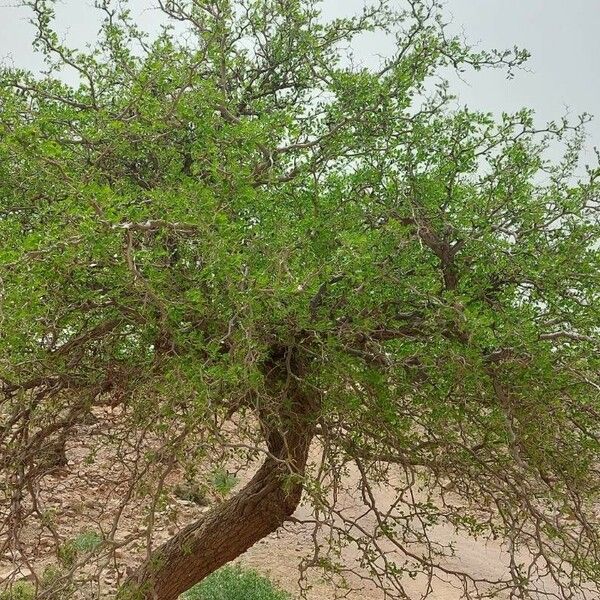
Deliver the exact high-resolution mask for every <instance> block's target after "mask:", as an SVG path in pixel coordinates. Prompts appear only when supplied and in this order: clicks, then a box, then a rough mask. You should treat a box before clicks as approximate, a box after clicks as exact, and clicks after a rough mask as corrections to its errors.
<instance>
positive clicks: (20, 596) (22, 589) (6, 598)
mask: <svg viewBox="0 0 600 600" xmlns="http://www.w3.org/2000/svg"><path fill="white" fill-rule="evenodd" d="M34 598H35V588H34V587H33V585H31V584H30V583H27V582H23V581H19V582H17V583H15V584H14V585H13V586H12V589H10V590H8V591H6V592H0V600H33V599H34Z"/></svg>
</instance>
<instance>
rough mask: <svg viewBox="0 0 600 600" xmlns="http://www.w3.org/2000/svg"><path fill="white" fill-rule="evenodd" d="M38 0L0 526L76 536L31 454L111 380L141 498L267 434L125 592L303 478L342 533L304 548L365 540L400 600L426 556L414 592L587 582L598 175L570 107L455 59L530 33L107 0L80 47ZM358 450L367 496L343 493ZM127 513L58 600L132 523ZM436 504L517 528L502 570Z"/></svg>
mask: <svg viewBox="0 0 600 600" xmlns="http://www.w3.org/2000/svg"><path fill="white" fill-rule="evenodd" d="M27 4H28V5H29V6H30V8H31V10H32V15H33V19H32V21H33V23H34V24H35V26H36V28H37V36H36V39H35V45H36V47H37V48H38V50H40V51H41V52H42V53H43V54H44V56H45V57H46V60H47V65H48V70H47V72H46V73H44V74H43V76H39V75H38V76H36V75H34V74H32V73H29V72H25V71H22V70H17V69H14V68H9V67H5V68H3V69H2V71H1V76H0V81H1V85H0V108H1V115H0V236H1V238H0V239H1V240H2V244H1V247H0V283H1V287H0V301H1V312H0V314H1V331H0V381H1V385H2V387H1V390H2V400H1V402H2V403H1V405H0V411H1V412H0V419H1V420H0V425H1V428H0V449H1V455H0V467H1V472H2V477H3V479H2V488H1V490H0V493H1V494H2V496H1V503H2V504H1V507H2V517H3V521H2V529H0V535H1V536H2V537H0V541H1V542H2V549H3V551H4V552H7V551H9V552H11V553H12V554H11V555H12V557H13V559H14V560H15V561H16V562H17V563H18V562H21V563H22V564H29V565H33V566H35V565H34V556H35V553H34V550H30V549H29V547H28V545H27V543H26V541H25V534H24V531H25V529H26V527H27V523H28V521H31V520H36V522H37V523H39V526H40V528H41V529H47V530H48V531H49V532H51V533H52V534H55V533H57V532H56V528H55V526H54V525H53V523H52V518H51V517H50V515H49V512H48V511H47V510H46V508H45V506H44V498H43V497H42V496H41V494H40V486H41V482H43V481H44V478H46V477H47V476H48V471H49V468H50V467H51V466H53V465H55V464H56V462H57V460H58V461H60V460H61V459H64V458H65V457H64V450H65V447H66V450H67V453H68V451H69V448H70V447H71V446H72V445H74V444H77V436H78V435H79V434H80V433H81V431H82V429H81V425H82V423H84V422H86V420H88V419H90V418H96V419H103V418H104V417H103V416H102V415H103V414H104V413H102V412H101V411H98V410H97V407H98V406H101V405H106V404H111V405H113V406H116V407H117V408H118V410H115V411H113V412H112V413H111V416H110V420H108V421H107V422H106V423H104V425H105V426H106V428H108V432H109V433H108V434H107V435H105V436H97V437H94V439H93V440H92V441H93V443H94V444H96V445H97V446H103V447H104V450H105V451H106V452H109V453H112V454H110V456H111V460H113V461H114V463H115V464H117V463H118V462H119V461H121V462H122V463H123V465H124V466H125V467H127V468H126V469H124V470H123V471H121V476H122V477H124V478H126V479H127V482H128V485H129V487H128V492H127V493H124V494H123V504H124V505H125V504H126V503H127V502H130V501H132V498H134V497H135V496H136V494H137V496H140V495H141V496H142V497H143V498H145V499H148V507H149V509H148V510H149V511H150V512H149V514H150V513H151V512H152V511H153V510H154V511H155V510H156V508H157V504H158V500H159V499H160V498H161V494H163V493H164V482H165V478H166V476H167V474H168V473H169V472H170V471H172V470H173V469H182V470H184V471H186V472H188V473H192V474H195V475H197V474H198V473H200V472H202V470H203V469H205V465H207V464H208V465H210V464H213V463H217V462H218V463H219V464H225V463H226V462H227V461H229V460H234V461H237V463H241V464H247V465H255V464H257V463H258V461H260V466H259V467H258V468H257V470H256V472H255V474H254V475H253V477H252V478H251V479H250V481H249V483H247V485H245V486H244V487H243V488H242V489H241V490H239V491H238V492H237V493H234V494H232V495H230V496H228V497H227V498H226V499H225V500H224V501H223V502H220V503H217V504H216V505H215V506H214V507H213V508H212V509H211V510H209V511H208V512H207V513H205V514H204V515H203V516H202V517H201V518H200V519H199V520H197V521H195V522H191V523H189V524H188V525H187V527H185V528H184V529H183V530H182V531H180V532H179V533H177V534H176V535H174V537H172V539H170V540H169V541H168V542H167V543H165V544H163V545H161V546H159V547H156V546H155V545H154V546H153V541H152V540H153V536H154V530H153V520H152V518H149V519H148V520H147V528H146V530H145V535H146V536H147V540H148V544H147V560H146V561H145V562H144V563H143V564H141V565H140V566H139V568H138V569H137V570H136V571H134V572H133V573H132V574H131V575H130V577H129V579H128V580H127V581H126V582H125V583H124V585H122V586H121V587H120V591H119V596H120V597H123V598H148V599H150V598H158V599H160V600H173V599H175V598H177V597H178V595H179V594H180V593H182V592H183V591H185V590H186V589H188V588H189V587H191V586H192V585H193V584H194V583H195V582H197V581H199V580H201V579H202V578H203V577H205V576H206V575H208V574H209V573H211V572H212V571H214V570H215V569H217V568H218V567H220V566H221V565H223V564H225V563H227V562H228V561H230V560H232V559H234V558H235V557H237V556H238V555H240V554H241V553H243V552H244V551H245V550H247V549H248V548H249V547H250V546H252V545H253V544H254V543H255V542H257V541H258V540H260V539H261V538H263V537H265V536H266V535H268V534H269V533H271V532H273V531H274V530H276V529H277V528H279V527H280V526H281V525H282V524H283V523H285V522H286V521H289V520H290V519H292V520H293V519H294V518H295V517H294V516H293V514H294V512H295V510H296V508H297V506H298V503H299V502H300V500H301V497H303V498H304V499H305V501H306V502H307V503H309V504H311V505H312V506H313V513H314V517H313V518H311V519H309V521H311V522H312V523H313V525H314V527H315V530H316V531H317V532H318V531H321V530H323V529H329V531H330V534H329V537H328V538H327V539H328V540H329V544H330V546H328V547H324V546H323V547H321V546H320V543H321V542H319V543H318V544H317V547H316V549H315V555H314V556H313V557H312V559H311V560H308V561H307V562H306V563H305V567H306V568H308V567H312V566H315V567H316V566H319V567H323V568H326V569H327V568H329V570H330V571H333V572H334V573H335V574H337V575H340V576H342V575H343V574H344V573H345V571H344V569H343V567H342V566H341V565H340V564H338V558H336V557H339V552H337V551H338V546H339V545H345V544H353V545H355V546H356V548H357V549H358V551H359V553H360V554H361V557H362V567H363V573H367V574H368V576H370V577H371V578H372V579H373V581H374V582H376V584H377V585H379V586H380V587H381V588H382V589H383V590H386V592H387V593H388V594H389V597H395V598H406V597H408V593H407V592H406V591H405V581H406V577H407V576H408V575H410V576H411V577H415V576H417V574H419V573H422V574H424V575H425V577H426V579H425V586H424V591H423V594H424V596H426V595H429V594H430V593H431V591H432V581H433V580H435V579H436V578H439V579H444V580H449V581H454V582H455V583H456V584H457V586H458V587H457V589H458V590H459V591H457V594H459V593H460V594H462V597H465V598H483V597H488V596H490V597H491V596H492V595H494V594H497V593H499V594H504V593H505V594H507V597H508V595H510V597H511V598H531V597H535V598H538V597H540V598H541V597H550V598H571V597H573V598H575V597H581V598H584V597H588V598H592V597H597V594H598V590H599V589H600V588H599V584H600V540H599V537H598V536H599V530H598V515H597V512H596V511H597V502H598V499H599V484H600V477H599V473H598V452H599V450H600V444H599V437H598V436H599V435H600V431H599V426H600V393H599V390H600V387H599V386H600V379H599V377H598V372H599V366H600V361H599V358H598V357H599V354H598V342H599V338H598V324H599V319H598V317H599V309H598V306H599V300H600V297H599V296H600V285H599V283H600V282H599V267H600V261H599V250H598V240H599V235H598V234H599V219H598V209H599V202H598V181H597V179H598V174H599V171H598V170H596V169H588V170H587V174H586V175H585V176H584V177H580V178H578V179H577V178H575V176H574V173H575V172H576V168H577V156H578V150H579V147H580V145H581V139H582V137H581V131H580V127H581V123H578V124H576V125H575V126H572V125H570V124H569V123H567V122H566V121H561V122H558V123H551V124H549V125H548V126H547V127H546V128H544V129H542V130H540V129H536V127H535V126H534V120H533V116H532V113H531V112H530V111H528V110H522V111H520V112H518V113H517V114H514V115H509V114H504V115H502V117H501V118H500V119H495V118H493V117H492V116H491V115H490V114H484V113H480V112H474V111H471V110H468V109H466V108H462V107H458V106H457V103H456V102H455V101H454V99H453V97H452V95H451V94H450V92H449V91H448V85H447V84H446V83H445V82H444V79H443V74H444V73H447V72H448V70H449V69H450V70H457V71H459V72H462V71H464V70H465V69H476V70H478V69H480V68H483V67H491V68H503V69H506V70H507V72H508V74H509V75H510V73H511V71H512V69H514V68H516V67H518V66H519V65H520V64H521V63H522V62H523V61H524V60H525V59H526V58H527V55H526V53H525V52H522V51H519V50H514V51H512V52H483V51H480V50H475V49H473V48H470V47H469V46H468V45H467V44H466V43H465V42H463V41H462V40H461V39H458V38H456V37H453V36H451V35H450V34H449V33H448V31H447V28H446V26H445V24H444V20H443V16H442V14H443V13H442V11H441V8H440V7H439V6H438V5H437V2H436V1H435V0H432V1H420V0H410V1H407V2H405V3H403V4H402V6H400V8H398V5H399V4H401V3H399V2H386V1H384V2H382V3H381V4H380V5H378V6H376V7H373V8H370V9H366V10H365V11H364V13H362V14H360V15H358V16H356V17H355V18H348V19H337V20H333V21H330V22H326V21H325V20H324V19H323V18H322V17H321V16H320V14H319V8H318V4H317V3H316V2H313V1H310V0H164V1H162V2H161V1H160V0H159V1H158V4H157V7H158V8H159V9H160V10H161V11H162V12H161V14H163V16H164V17H165V18H166V19H167V23H172V24H174V27H175V28H173V27H169V26H167V27H165V28H164V29H163V30H162V32H161V33H160V34H159V35H157V36H155V37H154V38H152V37H151V36H148V35H147V34H145V33H143V32H142V31H140V29H139V28H138V27H137V26H136V24H135V21H134V19H133V18H132V16H131V14H130V13H129V12H128V11H126V10H124V9H123V7H122V4H123V3H122V2H121V4H120V6H119V8H118V9H117V7H113V6H112V4H111V3H110V2H109V1H108V0H104V1H103V2H97V8H98V9H99V10H100V11H101V14H102V15H103V18H104V21H103V24H102V27H101V30H100V34H99V37H98V40H97V41H96V43H95V44H94V45H93V47H92V48H91V49H90V50H88V51H79V50H74V49H71V48H69V47H67V46H66V45H64V44H63V43H62V42H61V41H60V39H59V37H58V35H57V34H56V33H55V32H54V30H53V28H52V22H53V4H52V2H50V1H49V0H31V1H29V2H27ZM90 10H92V9H90ZM182 27H184V28H185V30H186V34H185V35H184V34H182V33H181V28H182ZM365 33H366V34H369V35H372V34H373V33H376V34H377V35H387V36H390V37H393V38H394V39H395V40H396V47H395V50H394V52H393V54H391V55H390V56H388V57H386V58H384V59H382V60H381V62H380V64H379V65H378V66H371V67H368V66H364V65H357V64H356V63H355V61H354V60H352V58H351V54H350V53H349V50H350V49H351V47H352V44H353V41H354V40H355V39H356V38H357V37H358V36H360V35H362V34H365ZM65 70H70V71H74V72H75V74H76V76H77V82H76V83H74V84H71V85H69V84H67V83H65V81H67V79H65V77H64V73H65ZM71 79H72V78H71ZM552 140H566V152H565V155H564V159H563V160H561V161H559V162H558V163H556V164H553V163H551V162H550V161H549V160H547V159H546V158H545V156H546V154H545V152H546V149H547V147H548V145H549V144H551V143H553V142H552ZM92 437H93V436H92ZM140 448H141V449H142V450H143V451H140ZM126 449H129V450H131V449H136V450H137V452H133V451H132V452H126V451H125V450H126ZM50 454H53V457H51V458H49V456H50ZM88 462H89V461H86V462H82V464H80V465H78V468H79V469H85V468H86V467H85V465H86V464H88ZM203 465H204V466H203ZM350 470H352V472H353V473H355V474H356V475H355V476H354V480H353V481H354V483H353V484H352V485H355V486H356V489H357V491H358V495H357V499H358V500H359V501H361V502H362V503H363V504H364V507H363V508H364V510H363V511H362V513H363V515H362V517H363V518H361V519H358V518H356V519H354V518H353V519H350V518H349V517H347V516H346V515H345V513H344V512H343V511H342V510H341V509H340V507H339V506H338V504H337V503H336V498H338V494H337V493H336V492H337V490H338V489H339V487H340V486H343V485H344V476H345V474H347V473H348V472H349V471H350ZM356 481H358V482H356ZM380 483H385V484H386V485H388V486H390V487H391V488H393V489H394V490H395V492H396V498H397V499H396V501H395V502H394V503H393V505H392V506H391V507H390V506H380V505H379V504H378V502H377V490H376V488H377V486H378V484H380ZM120 516H121V512H120V511H117V513H116V514H115V515H113V520H112V521H111V522H112V527H108V528H107V529H106V530H105V531H104V532H103V539H102V543H101V546H100V549H96V551H95V552H94V553H92V554H90V555H87V556H86V559H85V560H84V561H80V562H77V561H76V562H75V564H73V565H71V569H70V570H69V572H68V573H66V574H65V573H63V574H62V576H60V577H55V578H54V580H53V581H52V582H51V585H50V584H48V585H46V587H43V586H42V587H40V588H39V589H38V597H40V598H50V597H56V594H59V595H60V594H62V595H60V597H61V598H63V597H67V596H68V594H69V593H74V594H75V592H73V590H72V588H69V587H68V580H72V579H73V578H74V577H75V576H77V575H78V574H79V575H81V572H83V570H84V567H85V564H83V563H85V562H86V561H87V562H90V561H92V562H93V561H96V562H97V563H99V562H100V561H101V559H104V558H106V557H108V556H111V553H114V551H115V547H117V546H121V547H125V548H127V544H128V543H129V541H130V540H129V539H124V540H121V541H120V542H119V543H118V544H117V541H118V540H119V539H120V538H119V531H120V529H119V528H120ZM364 523H369V525H368V526H367V525H365V524H364ZM440 523H441V524H444V523H445V524H447V525H450V526H451V527H453V528H455V529H456V531H458V532H459V534H460V535H472V536H484V537H486V536H487V537H494V538H500V539H502V540H504V542H505V547H506V557H507V563H506V567H507V571H506V575H505V576H503V577H498V578H497V579H494V580H491V579H489V578H488V579H485V578H482V577H478V576H477V575H476V574H472V573H469V572H466V571H464V570H463V569H461V568H458V567H452V566H449V563H448V562H447V561H445V558H444V557H445V556H446V555H447V554H448V553H451V552H452V548H449V547H446V546H444V545H442V544H440V543H437V542H436V541H435V536H433V535H432V532H433V531H434V529H435V527H437V526H439V524H440ZM58 533H60V532H58ZM315 539H317V537H315ZM318 539H321V538H318ZM56 540H57V543H59V542H60V535H58V534H57V535H56ZM59 550H60V548H59ZM69 590H71V591H69ZM52 594H55V596H52ZM386 597H387V596H386ZM457 597H458V595H457Z"/></svg>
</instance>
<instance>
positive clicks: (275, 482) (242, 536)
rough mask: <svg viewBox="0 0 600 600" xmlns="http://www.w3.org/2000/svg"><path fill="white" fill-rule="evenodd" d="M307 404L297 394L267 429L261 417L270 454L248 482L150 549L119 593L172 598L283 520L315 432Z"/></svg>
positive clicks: (148, 599)
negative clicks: (150, 553) (148, 554)
mask: <svg viewBox="0 0 600 600" xmlns="http://www.w3.org/2000/svg"><path fill="white" fill-rule="evenodd" d="M288 400H289V399H288ZM283 403H284V404H287V402H286V401H285V400H284V401H283ZM307 406H308V403H307V402H305V401H304V399H302V398H297V399H296V400H295V401H292V410H291V411H290V413H291V415H292V418H289V417H288V418H286V419H285V420H284V421H281V420H279V419H278V421H279V423H278V425H279V426H277V427H270V426H269V425H266V427H265V423H264V421H263V423H262V424H263V427H265V433H266V441H267V446H268V449H269V454H268V455H267V458H266V459H265V460H264V462H263V463H262V465H261V467H260V468H259V469H258V471H257V472H256V474H255V475H254V477H253V478H252V479H251V481H250V482H249V483H248V484H247V485H246V486H245V487H244V488H243V489H242V490H241V491H240V492H238V493H237V494H236V495H235V496H233V497H232V498H230V499H229V500H227V501H226V502H224V503H222V504H220V505H218V506H215V507H214V508H213V509H212V510H211V511H209V512H208V513H206V514H205V515H204V516H203V518H202V519H200V520H198V521H196V522H194V523H192V524H190V525H189V526H188V527H186V528H185V529H184V530H182V531H181V532H180V533H179V534H177V535H176V536H174V537H173V538H171V539H170V540H169V541H167V542H166V543H165V544H163V545H162V546H161V547H159V548H158V549H157V550H156V551H155V552H153V554H152V556H151V557H150V559H149V560H148V561H146V563H145V564H143V565H142V566H141V567H140V569H139V570H138V571H137V573H136V574H135V575H134V577H133V578H132V579H131V580H130V581H128V582H127V583H126V584H125V586H124V588H123V590H121V594H120V597H123V598H132V599H135V600H138V598H139V599H140V600H176V598H178V596H179V595H180V594H181V593H183V592H185V591H186V590H188V589H190V588H191V587H192V586H193V585H194V584H196V583H198V582H199V581H201V580H202V579H203V578H204V577H206V576H207V575H209V574H210V573H212V572H213V571H215V570H216V569H218V568H219V567H221V566H223V565H224V564H226V563H228V562H229V561H231V560H233V559H235V558H236V557H238V556H239V555H240V554H242V553H243V552H245V551H246V550H248V548H250V547H251V546H252V545H254V544H255V543H256V542H257V541H259V540H261V539H262V538H264V537H265V536H267V535H269V534H270V533H272V532H273V531H275V530H276V529H277V528H278V527H280V526H281V525H282V524H283V522H284V521H285V520H286V518H287V517H289V516H290V515H291V514H292V513H293V512H294V511H295V510H296V507H297V506H298V503H299V502H300V497H301V495H302V481H301V478H302V475H303V474H304V469H305V467H306V462H307V458H308V450H309V446H310V442H311V439H312V437H313V431H314V427H313V424H312V419H311V418H310V415H309V414H307ZM294 409H296V410H294ZM288 411H289V405H288ZM286 412H287V411H286ZM282 426H283V427H284V428H285V429H284V430H282Z"/></svg>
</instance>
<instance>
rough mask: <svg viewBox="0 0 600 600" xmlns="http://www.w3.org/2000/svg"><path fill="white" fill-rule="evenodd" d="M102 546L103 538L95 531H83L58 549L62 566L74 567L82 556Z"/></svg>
mask: <svg viewBox="0 0 600 600" xmlns="http://www.w3.org/2000/svg"><path fill="white" fill-rule="evenodd" d="M101 544H102V537H101V536H100V535H99V534H98V533H97V532H95V531H83V532H81V533H80V534H79V535H77V536H76V537H75V538H73V539H72V540H68V541H66V542H65V543H63V544H62V545H61V546H60V547H59V548H58V559H59V561H60V563H61V565H62V566H64V567H72V566H73V564H74V563H75V561H76V560H77V558H78V557H79V556H80V555H81V554H85V553H91V552H94V551H95V550H97V549H98V548H99V547H100V545H101Z"/></svg>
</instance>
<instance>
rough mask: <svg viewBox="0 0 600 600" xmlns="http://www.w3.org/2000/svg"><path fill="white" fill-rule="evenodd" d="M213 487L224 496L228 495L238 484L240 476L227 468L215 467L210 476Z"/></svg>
mask: <svg viewBox="0 0 600 600" xmlns="http://www.w3.org/2000/svg"><path fill="white" fill-rule="evenodd" d="M210 481H211V484H212V486H213V488H214V489H215V490H216V491H217V492H218V493H219V494H221V495H222V496H226V495H227V494H229V492H231V490H233V488H234V487H235V486H236V485H237V484H238V478H237V477H236V476H235V475H233V474H232V473H229V472H228V471H227V470H226V469H223V468H219V469H215V471H213V473H212V474H211V478H210Z"/></svg>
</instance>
